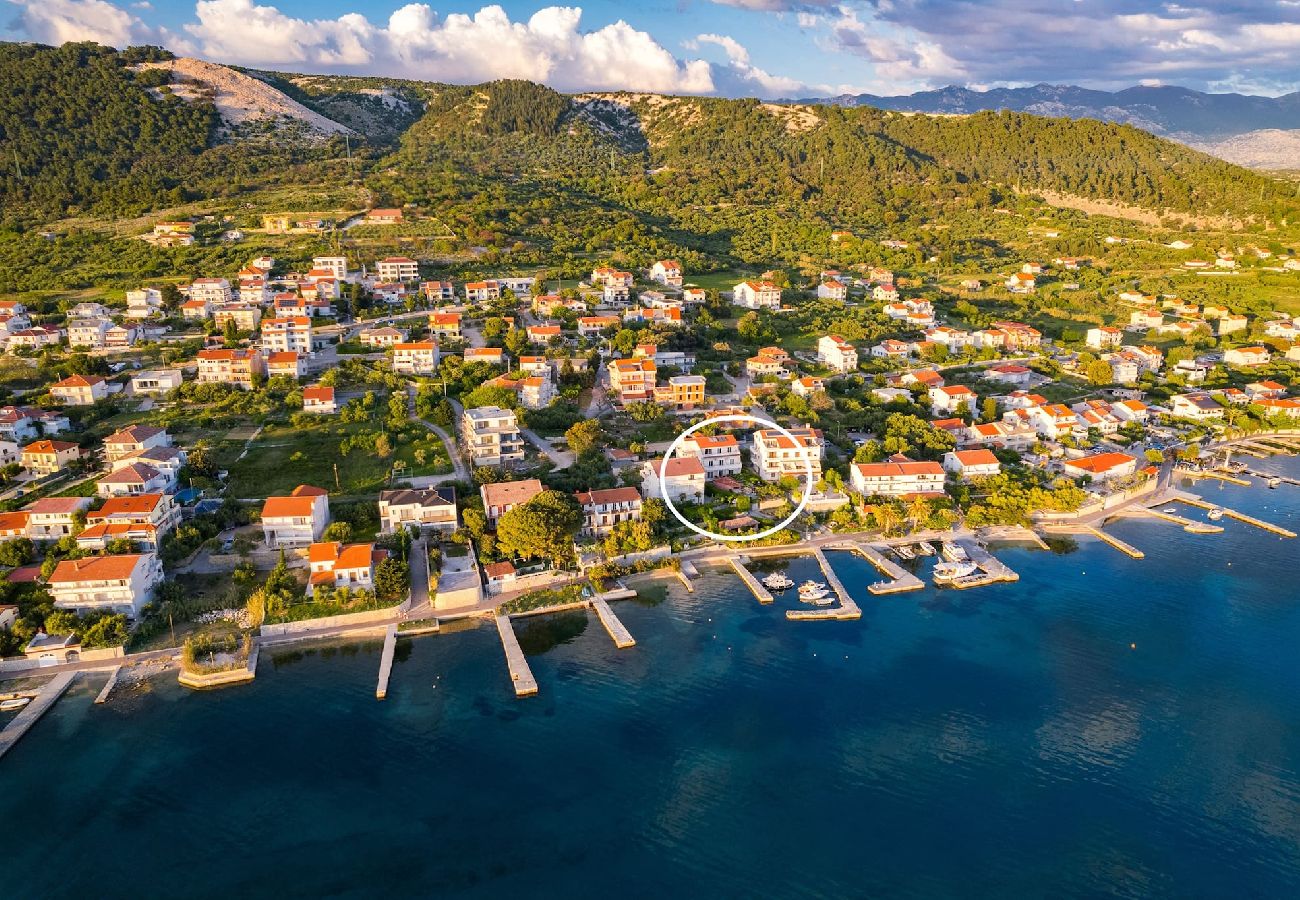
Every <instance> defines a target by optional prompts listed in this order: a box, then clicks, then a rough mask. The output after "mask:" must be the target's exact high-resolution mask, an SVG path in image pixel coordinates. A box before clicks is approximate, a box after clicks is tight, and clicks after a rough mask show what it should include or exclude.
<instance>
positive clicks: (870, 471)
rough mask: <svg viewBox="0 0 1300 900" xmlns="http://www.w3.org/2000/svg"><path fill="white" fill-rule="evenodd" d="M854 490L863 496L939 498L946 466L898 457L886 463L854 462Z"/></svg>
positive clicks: (851, 480)
mask: <svg viewBox="0 0 1300 900" xmlns="http://www.w3.org/2000/svg"><path fill="white" fill-rule="evenodd" d="M849 481H850V483H851V485H852V487H853V490H855V491H857V492H858V493H859V494H861V495H862V496H863V497H908V496H922V497H924V496H937V495H939V494H942V493H943V483H944V473H943V466H941V465H939V464H938V463H937V462H916V461H914V460H910V459H908V458H906V457H904V456H898V457H895V458H893V459H891V460H887V461H886V462H878V463H854V464H853V466H852V468H851V470H850V472H849Z"/></svg>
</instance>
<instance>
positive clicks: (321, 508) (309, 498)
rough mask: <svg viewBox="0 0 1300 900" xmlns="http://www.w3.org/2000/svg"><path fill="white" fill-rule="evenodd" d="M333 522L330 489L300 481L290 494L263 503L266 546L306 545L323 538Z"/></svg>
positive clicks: (263, 532) (269, 498) (263, 526)
mask: <svg viewBox="0 0 1300 900" xmlns="http://www.w3.org/2000/svg"><path fill="white" fill-rule="evenodd" d="M329 521H330V501H329V492H328V491H326V490H324V489H322V488H318V487H312V486H311V485H306V484H300V485H298V486H297V487H296V488H294V489H293V492H292V493H291V494H290V495H289V496H287V497H268V498H267V500H266V502H265V503H263V504H262V535H263V538H264V539H265V541H266V546H267V547H270V548H272V549H275V548H277V547H307V546H310V545H311V544H313V543H315V542H316V541H318V540H320V537H321V535H322V534H324V533H325V527H326V526H327V525H329Z"/></svg>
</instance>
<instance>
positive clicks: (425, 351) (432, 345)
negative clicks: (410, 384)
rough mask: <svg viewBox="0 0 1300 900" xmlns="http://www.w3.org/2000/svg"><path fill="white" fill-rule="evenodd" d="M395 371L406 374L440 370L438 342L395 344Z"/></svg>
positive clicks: (428, 373) (423, 373)
mask: <svg viewBox="0 0 1300 900" xmlns="http://www.w3.org/2000/svg"><path fill="white" fill-rule="evenodd" d="M393 371H394V372H401V373H402V374H404V375H432V374H433V373H434V372H436V371H438V344H437V343H436V342H434V341H416V342H414V343H400V344H393Z"/></svg>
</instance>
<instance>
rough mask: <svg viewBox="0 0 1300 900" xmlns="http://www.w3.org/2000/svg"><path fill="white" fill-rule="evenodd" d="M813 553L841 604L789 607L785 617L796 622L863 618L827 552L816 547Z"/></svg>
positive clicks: (860, 610)
mask: <svg viewBox="0 0 1300 900" xmlns="http://www.w3.org/2000/svg"><path fill="white" fill-rule="evenodd" d="M812 555H813V557H814V558H815V559H816V560H817V564H818V565H819V566H821V569H822V574H823V575H824V576H826V583H827V584H828V585H830V588H831V590H833V591H835V595H836V596H837V597H839V598H840V605H839V606H833V607H822V608H820V609H787V610H786V611H785V617H786V618H787V619H791V620H793V621H796V622H809V621H813V622H816V621H826V620H837V621H838V620H845V619H860V618H862V609H861V608H860V607H859V606H858V604H856V603H855V602H853V598H852V597H850V596H849V592H848V591H847V590H846V589H845V588H844V582H842V581H840V577H839V576H838V575H836V574H835V570H834V569H832V568H831V564H830V562H828V561H827V559H826V554H825V553H823V552H822V549H821V548H820V547H814V548H813V551H812Z"/></svg>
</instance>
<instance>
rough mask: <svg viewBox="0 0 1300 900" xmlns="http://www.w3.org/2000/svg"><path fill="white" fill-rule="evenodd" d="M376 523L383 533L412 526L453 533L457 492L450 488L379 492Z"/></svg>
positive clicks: (455, 522) (455, 520) (423, 529)
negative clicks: (377, 521) (377, 519)
mask: <svg viewBox="0 0 1300 900" xmlns="http://www.w3.org/2000/svg"><path fill="white" fill-rule="evenodd" d="M379 522H380V526H379V527H380V530H381V531H383V532H384V534H392V533H393V532H394V531H397V530H398V529H399V528H409V527H411V526H415V527H417V528H419V529H420V530H421V531H425V530H429V531H436V532H440V533H442V534H451V533H452V532H453V531H455V530H456V525H457V519H456V492H455V490H454V489H453V488H450V487H441V488H407V489H403V490H396V491H380V492H379Z"/></svg>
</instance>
